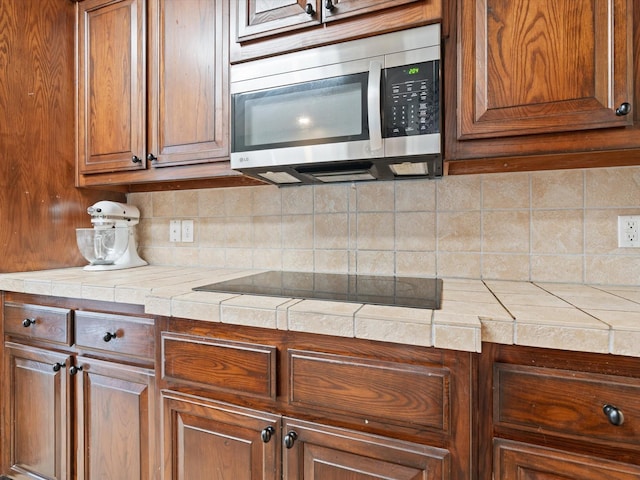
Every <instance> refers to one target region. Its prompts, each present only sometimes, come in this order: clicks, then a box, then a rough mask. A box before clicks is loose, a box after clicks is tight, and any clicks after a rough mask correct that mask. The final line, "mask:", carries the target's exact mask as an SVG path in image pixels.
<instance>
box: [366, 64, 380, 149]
mask: <svg viewBox="0 0 640 480" xmlns="http://www.w3.org/2000/svg"><path fill="white" fill-rule="evenodd" d="M381 78H382V64H381V63H380V62H375V61H374V62H370V63H369V84H368V85H367V110H368V119H369V145H370V149H371V152H372V153H373V152H375V151H377V150H382V114H381V112H380V90H381V88H382V87H381V85H380V79H381Z"/></svg>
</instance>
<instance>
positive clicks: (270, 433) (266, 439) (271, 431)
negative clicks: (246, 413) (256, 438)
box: [260, 425, 276, 443]
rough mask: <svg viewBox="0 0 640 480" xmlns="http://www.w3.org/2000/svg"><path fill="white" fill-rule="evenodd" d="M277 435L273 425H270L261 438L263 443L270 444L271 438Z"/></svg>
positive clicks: (263, 431) (261, 434)
mask: <svg viewBox="0 0 640 480" xmlns="http://www.w3.org/2000/svg"><path fill="white" fill-rule="evenodd" d="M275 433H276V429H275V428H273V427H272V426H271V425H269V426H268V427H265V428H264V429H263V430H262V432H261V433H260V438H262V441H263V442H264V443H269V441H270V440H271V437H272V436H273V435H274V434H275Z"/></svg>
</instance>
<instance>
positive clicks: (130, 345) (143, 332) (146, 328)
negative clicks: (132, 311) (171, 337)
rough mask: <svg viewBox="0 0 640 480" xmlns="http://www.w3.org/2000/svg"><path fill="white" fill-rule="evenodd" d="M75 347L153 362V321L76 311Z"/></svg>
mask: <svg viewBox="0 0 640 480" xmlns="http://www.w3.org/2000/svg"><path fill="white" fill-rule="evenodd" d="M75 332H76V345H77V346H78V347H79V348H88V349H92V350H101V351H104V352H111V353H118V354H123V355H128V356H133V357H138V358H143V359H149V360H152V359H153V356H154V352H155V327H154V321H153V319H149V318H139V317H125V316H121V315H109V314H104V313H96V312H82V311H78V312H76V321H75Z"/></svg>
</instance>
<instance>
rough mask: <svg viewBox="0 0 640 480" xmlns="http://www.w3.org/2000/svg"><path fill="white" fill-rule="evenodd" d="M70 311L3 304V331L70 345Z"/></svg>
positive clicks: (10, 303)
mask: <svg viewBox="0 0 640 480" xmlns="http://www.w3.org/2000/svg"><path fill="white" fill-rule="evenodd" d="M70 322H71V310H69V309H67V308H56V307H42V306H39V305H27V304H22V303H12V302H5V304H4V331H5V333H6V334H9V335H19V336H21V337H25V338H31V339H38V340H46V341H47V342H52V343H59V344H62V345H71V343H72V339H71V326H70Z"/></svg>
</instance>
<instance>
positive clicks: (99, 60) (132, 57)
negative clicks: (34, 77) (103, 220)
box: [77, 0, 146, 173]
mask: <svg viewBox="0 0 640 480" xmlns="http://www.w3.org/2000/svg"><path fill="white" fill-rule="evenodd" d="M78 5H79V9H78V87H77V88H78V126H77V128H78V167H79V170H80V171H81V172H82V173H91V172H104V171H112V170H134V169H141V168H144V162H143V161H135V162H134V161H133V159H134V157H137V158H138V159H141V158H144V152H145V143H146V135H145V132H146V98H145V96H146V83H145V65H146V63H145V55H144V49H145V45H146V40H145V35H144V32H145V23H144V22H145V18H146V15H145V2H144V0H121V1H117V2H114V1H105V0H87V1H85V2H82V3H79V4H78Z"/></svg>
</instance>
